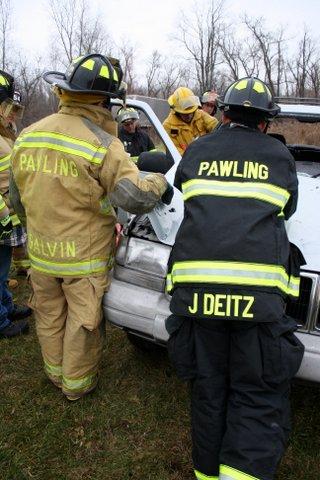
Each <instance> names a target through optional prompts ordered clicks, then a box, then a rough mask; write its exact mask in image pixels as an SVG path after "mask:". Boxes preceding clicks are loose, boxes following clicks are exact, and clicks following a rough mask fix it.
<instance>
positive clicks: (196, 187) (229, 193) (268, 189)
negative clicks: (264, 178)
mask: <svg viewBox="0 0 320 480" xmlns="http://www.w3.org/2000/svg"><path fill="white" fill-rule="evenodd" d="M182 193H183V199H184V200H185V201H186V200H189V199H190V198H193V197H197V196H200V195H214V196H221V197H234V198H255V199H256V200H261V201H262V202H267V203H271V204H273V205H276V206H278V207H280V208H281V210H282V209H283V208H284V207H285V205H286V203H287V202H288V200H289V198H290V193H289V192H287V191H286V190H284V189H283V188H280V187H278V186H276V185H272V184H270V183H262V182H261V183H260V182H225V181H220V180H206V179H195V180H188V181H187V182H185V183H183V184H182Z"/></svg>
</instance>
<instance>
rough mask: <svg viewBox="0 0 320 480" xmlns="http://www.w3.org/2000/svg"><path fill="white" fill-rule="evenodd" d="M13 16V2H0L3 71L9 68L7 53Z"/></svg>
mask: <svg viewBox="0 0 320 480" xmlns="http://www.w3.org/2000/svg"><path fill="white" fill-rule="evenodd" d="M11 15H12V8H11V0H0V49H1V68H2V70H7V69H8V66H9V58H8V55H7V53H8V46H9V36H10V30H11Z"/></svg>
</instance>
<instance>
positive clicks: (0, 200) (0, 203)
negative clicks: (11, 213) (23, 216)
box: [0, 195, 7, 212]
mask: <svg viewBox="0 0 320 480" xmlns="http://www.w3.org/2000/svg"><path fill="white" fill-rule="evenodd" d="M5 208H7V206H6V204H5V203H4V200H3V198H2V197H1V195H0V212H1V210H4V209H5Z"/></svg>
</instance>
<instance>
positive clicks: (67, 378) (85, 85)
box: [11, 54, 172, 400]
mask: <svg viewBox="0 0 320 480" xmlns="http://www.w3.org/2000/svg"><path fill="white" fill-rule="evenodd" d="M43 78H44V80H46V81H47V82H48V83H50V84H52V85H53V86H54V92H55V93H56V95H57V96H58V97H59V99H60V104H59V111H58V113H56V114H53V115H50V116H48V117H46V118H44V119H42V120H40V121H38V122H37V123H35V124H33V125H31V126H29V127H28V128H26V129H25V130H23V131H22V133H21V135H20V136H19V137H18V139H17V141H16V144H15V147H14V152H13V155H12V171H13V179H12V183H11V197H12V201H13V203H14V205H15V206H16V208H17V212H18V214H19V215H20V217H21V218H26V223H27V229H28V252H29V256H30V260H31V283H32V287H33V295H32V297H31V299H30V305H31V306H32V308H33V309H34V312H35V317H36V327H37V334H38V338H39V341H40V344H41V349H42V355H43V360H44V368H45V371H46V373H47V375H48V377H49V378H50V379H51V381H52V382H53V383H54V384H55V385H56V386H57V387H61V388H62V392H63V393H64V394H65V395H66V397H67V398H68V399H69V400H77V399H78V398H80V397H82V396H83V395H85V394H87V393H89V392H90V391H92V390H93V389H94V388H95V387H96V385H97V381H98V369H99V361H100V357H101V353H102V348H103V339H104V328H103V322H102V308H101V303H102V297H103V294H104V292H105V291H106V290H107V289H108V286H109V282H110V280H109V275H108V272H109V271H110V269H111V268H112V265H113V256H114V248H115V224H116V214H115V210H114V206H119V207H121V208H123V209H125V210H127V211H129V212H131V213H140V212H148V211H150V210H152V209H153V208H154V206H155V205H156V203H157V202H158V201H159V200H160V199H161V198H163V200H164V201H165V200H166V198H168V196H169V197H170V195H172V192H171V190H172V187H171V186H168V184H167V182H166V180H165V178H164V176H162V175H160V174H149V175H147V176H146V177H144V179H143V180H142V179H140V178H139V171H138V169H137V167H136V166H135V165H134V163H133V162H132V161H131V160H130V158H129V156H128V154H127V153H126V152H125V151H124V148H123V145H122V143H121V142H120V140H119V139H118V138H116V136H117V127H116V122H114V121H113V118H112V115H111V112H110V110H109V108H110V98H113V97H119V96H120V95H121V94H122V93H123V92H122V91H121V85H122V82H121V79H122V71H121V68H120V65H119V63H116V62H114V61H113V63H111V61H110V59H108V58H107V57H104V56H103V55H100V54H89V55H85V56H81V57H79V58H77V59H76V60H74V61H73V63H72V64H71V65H70V67H69V68H68V69H67V71H66V73H65V74H64V73H61V72H47V73H45V74H44V76H43ZM20 200H21V201H20Z"/></svg>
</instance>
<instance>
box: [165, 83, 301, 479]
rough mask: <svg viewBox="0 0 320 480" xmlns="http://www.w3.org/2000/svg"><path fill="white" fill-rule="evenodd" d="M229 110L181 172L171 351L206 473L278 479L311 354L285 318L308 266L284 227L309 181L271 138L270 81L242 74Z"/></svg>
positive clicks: (274, 109) (198, 460)
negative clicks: (295, 384)
mask: <svg viewBox="0 0 320 480" xmlns="http://www.w3.org/2000/svg"><path fill="white" fill-rule="evenodd" d="M220 108H221V110H222V126H221V127H220V128H219V129H218V130H215V132H214V133H211V134H208V135H206V136H204V137H202V138H199V139H198V140H196V141H195V142H193V143H192V144H191V145H190V146H189V147H188V149H187V150H186V152H185V154H184V156H183V158H182V160H181V163H180V165H179V167H178V169H177V173H176V178H175V186H176V187H177V188H178V189H180V190H181V191H182V192H183V197H184V202H185V212H184V219H183V222H182V224H181V227H180V229H179V231H178V234H177V237H176V242H175V245H174V247H173V250H172V254H171V258H170V260H169V269H168V272H169V273H168V281H167V288H168V291H169V292H170V293H171V294H172V299H171V304H170V309H171V312H172V315H171V316H170V317H169V318H168V319H167V330H168V332H169V333H170V339H169V342H168V349H169V355H170V357H171V360H172V362H173V364H174V366H175V367H176V370H177V373H178V375H179V376H180V378H182V379H184V380H190V381H191V417H192V440H193V462H194V469H195V476H196V478H197V479H198V480H207V479H210V480H216V479H221V480H272V479H273V478H274V475H275V471H276V468H277V464H278V462H279V460H280V459H281V456H282V455H283V452H284V450H285V446H286V442H287V438H288V433H289V390H290V380H291V379H292V377H293V376H294V375H295V373H296V372H297V370H298V368H299V366H300V363H301V360H302V356H303V345H302V344H301V342H299V340H298V339H297V338H296V337H295V335H294V333H293V332H294V331H295V329H296V323H295V322H294V321H293V320H292V319H291V318H289V317H288V316H286V314H285V303H286V298H287V296H288V295H291V296H293V297H298V295H299V270H300V265H301V264H303V263H304V259H303V256H302V254H301V253H300V251H299V250H298V249H297V247H295V246H294V245H292V244H290V243H289V241H288V238H287V234H286V230H285V225H284V221H285V220H286V219H288V218H289V217H290V216H291V215H292V214H293V213H294V211H295V209H296V205H297V188H298V181H297V175H296V169H295V163H294V159H293V157H292V156H291V154H290V152H289V150H288V149H287V148H286V147H285V146H284V145H283V144H282V143H281V142H279V141H278V140H276V139H275V138H272V137H270V136H268V135H266V134H265V132H266V129H267V125H268V122H269V120H270V118H271V117H273V116H274V115H276V114H277V113H278V111H279V107H278V106H277V105H276V104H275V103H274V100H273V98H272V95H271V93H270V90H269V88H268V87H267V86H266V85H265V84H264V83H263V82H262V81H260V80H259V79H257V78H244V79H241V80H238V81H236V82H235V83H233V84H232V85H231V86H230V87H229V88H228V89H227V91H226V93H225V96H224V100H223V101H221V102H220Z"/></svg>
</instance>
